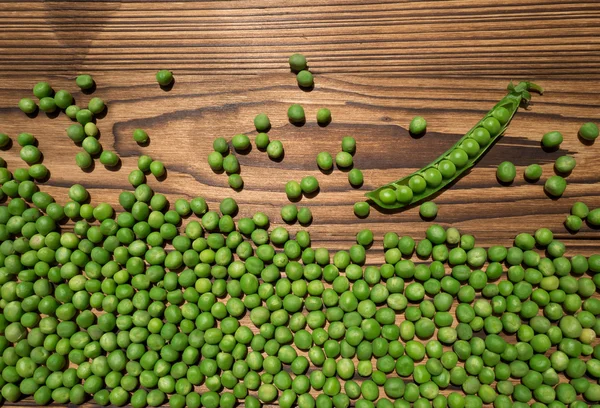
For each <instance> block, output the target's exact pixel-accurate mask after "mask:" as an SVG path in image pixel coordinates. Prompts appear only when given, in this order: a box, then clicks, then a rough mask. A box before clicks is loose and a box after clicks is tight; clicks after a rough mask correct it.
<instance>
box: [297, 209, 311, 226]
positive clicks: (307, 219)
mask: <svg viewBox="0 0 600 408" xmlns="http://www.w3.org/2000/svg"><path fill="white" fill-rule="evenodd" d="M312 218H313V217H312V211H311V210H310V208H308V207H302V208H299V209H298V215H297V219H298V222H299V223H300V224H302V225H306V224H310V223H311V222H312Z"/></svg>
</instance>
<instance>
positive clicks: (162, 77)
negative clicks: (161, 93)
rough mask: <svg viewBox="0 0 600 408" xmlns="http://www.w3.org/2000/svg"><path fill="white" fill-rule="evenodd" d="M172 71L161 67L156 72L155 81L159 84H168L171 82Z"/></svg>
mask: <svg viewBox="0 0 600 408" xmlns="http://www.w3.org/2000/svg"><path fill="white" fill-rule="evenodd" d="M173 80H174V78H173V73H172V72H171V71H169V70H167V69H162V70H160V71H158V72H157V73H156V82H158V84H159V85H160V86H169V85H171V84H172V83H173Z"/></svg>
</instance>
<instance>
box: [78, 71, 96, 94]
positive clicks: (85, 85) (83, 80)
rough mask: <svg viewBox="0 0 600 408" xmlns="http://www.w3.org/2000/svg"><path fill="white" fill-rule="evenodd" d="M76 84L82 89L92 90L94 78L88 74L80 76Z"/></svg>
mask: <svg viewBox="0 0 600 408" xmlns="http://www.w3.org/2000/svg"><path fill="white" fill-rule="evenodd" d="M75 84H77V86H78V87H79V88H81V89H84V90H85V89H90V88H92V87H93V86H94V78H92V76H91V75H88V74H82V75H78V76H77V78H75Z"/></svg>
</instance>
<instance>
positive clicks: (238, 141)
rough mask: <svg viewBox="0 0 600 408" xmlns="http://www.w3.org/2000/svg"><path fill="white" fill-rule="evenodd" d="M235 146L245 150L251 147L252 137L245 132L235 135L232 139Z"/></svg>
mask: <svg viewBox="0 0 600 408" xmlns="http://www.w3.org/2000/svg"><path fill="white" fill-rule="evenodd" d="M231 144H232V145H233V148H234V149H235V150H237V151H244V150H247V149H248V148H249V147H250V138H249V137H248V136H246V135H244V134H239V135H235V136H234V137H233V139H231Z"/></svg>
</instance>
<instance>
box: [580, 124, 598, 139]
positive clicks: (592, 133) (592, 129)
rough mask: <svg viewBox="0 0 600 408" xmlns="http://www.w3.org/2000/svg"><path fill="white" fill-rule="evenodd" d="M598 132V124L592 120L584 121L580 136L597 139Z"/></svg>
mask: <svg viewBox="0 0 600 408" xmlns="http://www.w3.org/2000/svg"><path fill="white" fill-rule="evenodd" d="M598 134H599V131H598V125H596V124H595V123H592V122H588V123H584V124H583V125H581V127H580V128H579V136H580V137H581V138H582V139H585V140H596V138H597V137H598Z"/></svg>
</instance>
